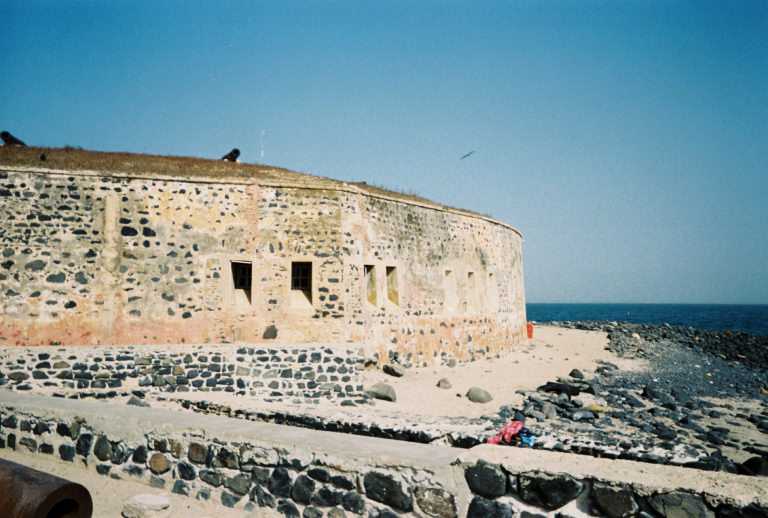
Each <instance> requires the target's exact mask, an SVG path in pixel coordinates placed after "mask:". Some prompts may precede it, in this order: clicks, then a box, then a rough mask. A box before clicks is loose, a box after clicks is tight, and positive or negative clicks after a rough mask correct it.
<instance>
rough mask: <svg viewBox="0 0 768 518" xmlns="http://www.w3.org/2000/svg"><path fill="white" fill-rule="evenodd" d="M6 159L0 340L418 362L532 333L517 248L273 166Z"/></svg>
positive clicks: (118, 158)
mask: <svg viewBox="0 0 768 518" xmlns="http://www.w3.org/2000/svg"><path fill="white" fill-rule="evenodd" d="M44 151H45V153H46V158H47V159H46V160H45V161H40V158H39V155H40V152H41V150H40V149H34V148H13V149H11V148H0V253H1V254H2V256H1V257H0V291H1V293H2V298H1V299H0V310H1V311H2V313H1V314H0V344H2V345H41V344H62V345H78V344H162V343H168V344H174V343H208V342H217V343H221V342H225V343H227V342H230V343H235V342H236V343H243V342H245V343H258V342H274V343H312V342H319V343H324V344H338V343H357V344H363V345H366V346H368V347H370V348H371V349H375V350H377V351H378V352H385V351H396V352H398V353H399V354H405V355H407V356H408V357H409V358H412V359H413V360H414V361H418V362H420V363H424V362H427V363H429V362H431V361H432V360H433V359H434V358H436V357H446V356H453V357H458V358H460V359H461V358H467V357H469V356H476V355H478V354H484V353H486V352H488V351H494V352H495V351H498V350H499V349H501V348H504V347H507V346H510V345H513V344H515V343H518V342H519V341H520V340H521V339H522V337H523V333H524V328H525V322H526V316H525V296H524V286H523V261H522V237H521V235H520V233H519V232H518V231H517V230H515V229H514V228H512V227H511V226H509V225H507V224H505V223H502V222H499V221H496V220H493V219H491V218H489V217H486V216H482V215H479V214H475V213H472V212H469V211H465V210H458V209H453V208H448V207H445V206H441V205H438V204H436V203H433V202H430V201H428V200H424V199H421V198H418V197H415V196H408V195H403V194H398V193H394V192H389V191H384V190H382V189H378V188H375V187H372V186H368V185H365V184H357V183H345V182H340V181H335V180H331V179H327V178H321V177H316V176H311V175H307V174H301V173H296V172H292V171H287V170H284V169H279V168H273V167H268V166H257V165H246V164H236V163H228V162H221V161H211V160H201V159H193V158H178V157H158V156H146V155H131V154H117V153H97V152H87V151H80V150H72V149H60V150H52V149H45V150H44Z"/></svg>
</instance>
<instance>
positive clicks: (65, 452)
mask: <svg viewBox="0 0 768 518" xmlns="http://www.w3.org/2000/svg"><path fill="white" fill-rule="evenodd" d="M59 456H60V457H61V460H65V461H67V462H72V460H73V459H74V458H75V448H74V447H73V446H70V445H68V444H62V445H61V446H59Z"/></svg>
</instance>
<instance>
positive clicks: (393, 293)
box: [387, 266, 400, 305]
mask: <svg viewBox="0 0 768 518" xmlns="http://www.w3.org/2000/svg"><path fill="white" fill-rule="evenodd" d="M387 299H389V301H390V302H391V303H392V304H395V305H400V293H399V292H398V290H397V268H395V267H394V266H387Z"/></svg>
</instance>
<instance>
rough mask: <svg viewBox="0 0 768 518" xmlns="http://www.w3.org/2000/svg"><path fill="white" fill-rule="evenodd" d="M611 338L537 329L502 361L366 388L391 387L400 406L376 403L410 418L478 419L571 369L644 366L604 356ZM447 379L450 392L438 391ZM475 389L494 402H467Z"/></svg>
mask: <svg viewBox="0 0 768 518" xmlns="http://www.w3.org/2000/svg"><path fill="white" fill-rule="evenodd" d="M607 345H608V338H607V335H606V334H605V333H603V332H598V331H581V330H576V329H564V328H559V327H550V326H540V327H536V330H535V333H534V339H533V340H530V341H529V342H528V343H527V344H523V345H520V346H519V347H517V348H515V349H514V350H512V351H510V352H509V353H505V355H504V356H503V357H502V358H494V359H488V360H479V361H476V362H471V363H464V364H460V365H458V366H456V367H452V368H451V367H427V368H415V369H408V370H406V374H405V376H403V377H402V378H394V377H392V376H388V375H386V374H384V373H383V372H381V371H378V370H377V371H368V372H366V373H365V376H364V379H365V385H366V386H369V385H372V384H374V383H377V382H384V383H388V384H390V385H392V386H393V387H394V388H395V391H396V392H397V402H396V403H386V402H381V403H377V406H379V407H384V406H385V405H386V408H391V409H392V410H396V411H399V412H404V413H407V414H420V415H429V416H446V417H479V416H482V415H484V414H487V413H489V412H493V411H495V410H496V409H497V408H498V407H499V406H500V405H508V404H511V405H514V406H519V405H520V404H521V403H522V401H523V397H522V396H521V395H520V394H517V393H516V391H518V390H535V389H536V387H538V386H539V385H543V384H544V383H546V382H547V381H554V380H555V379H556V378H557V377H558V376H563V377H564V376H568V373H569V372H571V369H579V370H581V371H583V372H584V373H585V374H586V373H588V372H592V371H594V369H595V368H596V367H597V366H598V365H597V362H598V360H604V361H609V362H612V363H614V364H616V365H618V366H619V367H620V368H622V369H624V370H638V369H642V368H644V367H645V364H644V362H642V361H638V360H627V359H623V358H619V357H618V356H616V355H615V354H613V353H611V352H610V351H608V350H606V346H607ZM441 378H447V379H448V380H449V381H450V383H451V385H452V388H451V389H440V388H437V386H436V384H437V382H438V380H440V379H441ZM472 386H478V387H481V388H483V389H485V390H487V391H488V392H490V393H491V395H492V396H493V401H490V402H488V403H485V404H478V403H473V402H471V401H469V400H468V399H466V398H465V397H464V394H466V393H467V390H468V389H469V388H470V387H472Z"/></svg>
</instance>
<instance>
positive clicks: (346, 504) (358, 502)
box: [341, 491, 365, 514]
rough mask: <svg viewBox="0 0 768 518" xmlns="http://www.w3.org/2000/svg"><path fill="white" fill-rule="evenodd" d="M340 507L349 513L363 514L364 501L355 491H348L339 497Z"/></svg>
mask: <svg viewBox="0 0 768 518" xmlns="http://www.w3.org/2000/svg"><path fill="white" fill-rule="evenodd" d="M341 506H342V507H343V508H344V509H346V510H347V511H349V512H350V513H355V514H363V512H364V511H365V499H364V498H363V497H362V496H360V494H359V493H357V492H356V491H348V492H346V493H344V496H342V497H341Z"/></svg>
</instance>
